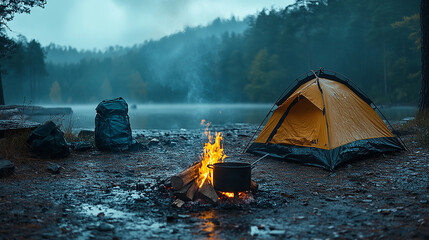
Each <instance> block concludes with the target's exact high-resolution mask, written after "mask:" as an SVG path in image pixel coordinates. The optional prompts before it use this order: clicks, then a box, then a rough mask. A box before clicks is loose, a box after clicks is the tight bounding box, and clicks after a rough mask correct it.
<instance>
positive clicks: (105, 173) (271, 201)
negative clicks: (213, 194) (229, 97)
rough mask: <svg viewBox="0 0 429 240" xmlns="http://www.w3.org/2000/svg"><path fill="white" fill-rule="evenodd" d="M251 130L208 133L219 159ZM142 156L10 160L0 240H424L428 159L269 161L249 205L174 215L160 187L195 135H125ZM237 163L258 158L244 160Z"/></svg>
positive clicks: (198, 142) (1, 185) (0, 200)
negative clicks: (319, 163) (219, 143)
mask: <svg viewBox="0 0 429 240" xmlns="http://www.w3.org/2000/svg"><path fill="white" fill-rule="evenodd" d="M255 128H256V126H254V125H224V126H214V127H212V130H213V131H222V132H223V133H224V138H225V141H224V147H225V152H226V154H227V155H230V156H239V154H240V152H241V151H242V149H243V148H244V146H245V145H246V143H247V141H248V139H249V138H250V137H251V135H252V133H253V131H254V129H255ZM135 135H136V137H137V139H139V140H140V141H142V142H148V141H149V140H151V139H153V138H156V139H158V140H159V143H156V141H153V142H152V144H150V145H149V146H148V149H147V150H141V151H135V152H127V153H120V154H118V153H117V154H113V153H104V152H100V151H97V150H95V149H94V150H89V151H87V152H84V153H77V152H73V153H72V154H71V155H70V156H69V157H68V158H66V159H60V160H49V161H51V162H55V163H57V164H59V165H61V167H62V169H61V171H60V173H59V174H52V173H50V172H48V171H47V170H46V165H47V161H48V160H41V159H21V160H13V162H14V164H15V166H16V171H15V174H14V175H13V176H10V177H7V178H3V179H0V212H1V214H0V239H92V238H94V239H205V238H212V239H279V238H281V239H285V238H286V239H317V238H319V239H325V238H330V239H335V238H339V239H342V238H345V239H356V238H364V239H411V238H415V239H428V238H429V208H428V206H429V176H428V170H429V151H428V149H427V148H425V149H421V148H418V147H416V146H415V143H414V142H413V141H412V136H413V135H412V133H407V135H403V136H402V138H403V139H404V141H405V142H406V143H407V145H408V147H409V148H410V151H409V152H402V153H395V154H388V155H380V156H376V157H372V158H369V159H365V160H360V161H355V162H351V163H349V164H346V165H345V166H342V167H340V168H339V169H337V171H336V172H329V171H326V170H323V169H320V168H316V167H309V166H302V165H298V164H293V163H288V162H284V161H279V160H275V159H265V160H263V161H262V162H260V163H259V164H258V165H257V167H256V168H255V169H254V170H253V172H252V175H253V179H254V180H255V181H256V182H258V183H259V191H258V193H257V194H256V195H255V196H254V197H255V200H254V201H252V202H251V203H249V204H243V205H240V206H238V207H236V206H233V205H231V204H221V205H218V206H211V205H207V204H202V202H195V203H193V204H186V205H185V206H184V207H182V208H175V207H173V206H171V203H172V201H173V199H172V198H171V197H172V196H171V195H169V193H168V191H166V190H165V188H164V186H163V180H165V179H167V178H168V177H169V176H171V175H173V174H175V173H178V172H179V171H181V170H183V169H185V168H186V167H188V166H190V165H191V164H192V163H193V162H194V161H197V160H198V157H199V155H200V154H201V152H202V146H203V143H204V142H205V141H206V137H205V136H204V135H203V130H202V129H200V130H175V131H156V130H147V131H140V132H138V133H135ZM241 157H243V161H247V162H249V163H250V162H253V161H254V160H256V159H257V158H258V157H256V156H253V155H249V154H244V155H242V156H241Z"/></svg>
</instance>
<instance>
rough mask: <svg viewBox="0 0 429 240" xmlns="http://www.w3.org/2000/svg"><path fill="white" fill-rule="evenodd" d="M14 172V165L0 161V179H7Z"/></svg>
mask: <svg viewBox="0 0 429 240" xmlns="http://www.w3.org/2000/svg"><path fill="white" fill-rule="evenodd" d="M14 171H15V165H13V163H12V162H11V161H9V160H0V177H8V176H10V175H12V174H13V172H14Z"/></svg>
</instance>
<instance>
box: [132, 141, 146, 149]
mask: <svg viewBox="0 0 429 240" xmlns="http://www.w3.org/2000/svg"><path fill="white" fill-rule="evenodd" d="M129 150H130V151H144V150H148V147H147V146H146V145H143V144H141V143H139V142H137V141H136V140H133V142H132V144H131V146H130V149H129Z"/></svg>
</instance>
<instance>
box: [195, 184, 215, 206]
mask: <svg viewBox="0 0 429 240" xmlns="http://www.w3.org/2000/svg"><path fill="white" fill-rule="evenodd" d="M198 194H199V195H201V196H203V197H204V198H206V199H209V200H210V201H211V202H212V203H217V202H218V200H219V197H218V195H217V193H216V191H215V189H214V188H213V186H212V184H211V183H210V181H209V180H208V179H206V181H204V183H203V186H202V187H201V188H200V190H199V191H198Z"/></svg>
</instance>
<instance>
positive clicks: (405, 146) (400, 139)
mask: <svg viewBox="0 0 429 240" xmlns="http://www.w3.org/2000/svg"><path fill="white" fill-rule="evenodd" d="M327 71H329V72H332V73H334V74H338V75H340V76H342V77H343V78H345V79H346V80H347V81H348V82H350V83H352V84H353V86H354V87H355V88H356V89H358V90H359V91H360V92H361V93H362V94H363V95H364V96H365V97H367V98H368V99H371V98H369V96H368V95H367V94H366V93H365V92H364V91H362V89H360V88H359V86H358V85H356V83H354V82H353V81H352V80H350V79H349V78H348V77H346V76H345V75H344V74H341V73H337V72H335V71H332V70H327ZM371 102H372V104H374V107H375V109H376V110H377V111H378V112H379V113H380V114H381V116H382V117H383V118H384V120H386V122H387V124H388V125H389V127H390V128H391V129H392V130H393V131H396V129H395V128H394V127H393V126H392V124H390V122H389V120H387V118H386V116H384V114H383V112H382V111H381V110H380V108H378V106H377V104H375V103H374V102H373V101H372V100H371ZM397 138H398V140H399V142H400V143H401V144H402V146H403V147H404V148H405V149H406V150H407V151H408V152H409V151H410V149H409V148H408V147H407V145H405V143H404V141H402V138H401V137H400V136H397Z"/></svg>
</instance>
